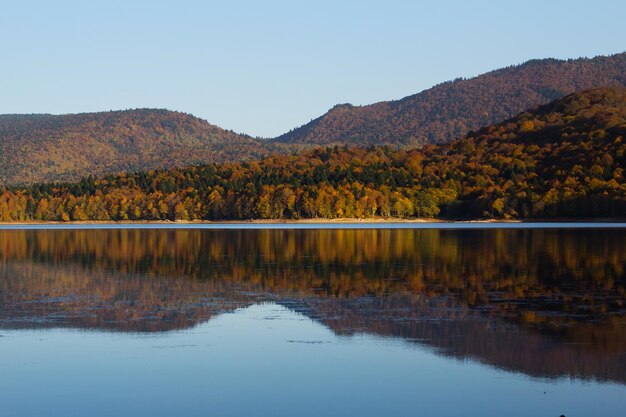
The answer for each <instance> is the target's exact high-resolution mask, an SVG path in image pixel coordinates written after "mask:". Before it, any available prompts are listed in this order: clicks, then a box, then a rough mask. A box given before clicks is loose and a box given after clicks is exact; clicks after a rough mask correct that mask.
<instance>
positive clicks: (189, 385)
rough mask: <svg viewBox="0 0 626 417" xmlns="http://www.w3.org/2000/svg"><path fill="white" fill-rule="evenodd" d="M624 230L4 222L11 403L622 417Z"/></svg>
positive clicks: (1, 360) (10, 409) (1, 380)
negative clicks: (27, 225)
mask: <svg viewBox="0 0 626 417" xmlns="http://www.w3.org/2000/svg"><path fill="white" fill-rule="evenodd" d="M624 232H625V230H624V229H621V228H616V227H604V228H571V227H564V228H546V227H541V228H534V227H531V228H524V227H519V226H518V227H515V228H508V227H507V228H499V227H498V228H477V227H475V226H472V227H471V228H469V229H468V228H461V229H459V228H450V229H448V228H443V229H436V228H405V227H404V226H403V227H402V228H396V229H392V228H379V227H374V228H358V229H302V228H293V229H289V228H287V229H285V228H277V229H256V228H254V229H251V230H247V229H241V228H239V229H211V228H209V229H203V228H197V227H189V228H156V229H155V228H134V227H132V228H131V227H126V226H123V227H121V228H111V227H107V228H96V229H93V228H92V229H84V228H70V229H66V228H63V229H49V228H44V229H37V228H35V229H10V230H0V336H1V337H0V369H2V373H0V403H1V404H3V406H2V407H3V410H6V413H7V415H11V416H22V415H23V416H33V415H87V414H88V415H134V416H136V415H153V416H155V415H156V416H158V415H172V414H179V415H190V416H194V415H207V414H209V415H233V416H238V415H242V416H243V415H272V416H276V415H363V416H368V415H372V416H375V415H376V416H379V415H398V416H403V415H407V416H408V415H417V414H423V415H481V416H489V415H494V416H495V415H498V416H501V415H520V416H522V415H556V416H558V415H560V414H565V415H567V416H575V415H581V416H582V415H603V416H613V415H615V416H618V415H622V414H623V409H624V407H625V406H626V353H625V352H626V314H625V313H626V306H625V302H626V294H625V291H624V289H625V286H626V285H625V284H626V275H625V274H626V272H625V271H626V251H625V250H624V249H626V233H624ZM32 398H37V399H38V400H37V401H32V400H30V399H32Z"/></svg>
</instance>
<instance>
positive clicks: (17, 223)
mask: <svg viewBox="0 0 626 417" xmlns="http://www.w3.org/2000/svg"><path fill="white" fill-rule="evenodd" d="M399 223H401V224H407V225H408V224H420V225H425V224H442V225H443V224H525V223H538V224H540V223H581V224H584V223H624V224H625V225H626V218H602V219H589V218H559V219H477V220H444V219H434V218H425V219H405V218H393V217H392V218H388V217H385V218H383V217H381V218H368V219H351V218H341V219H298V220H294V219H267V220H263V219H251V220H216V221H207V220H176V221H171V220H119V221H115V220H87V221H67V222H64V221H41V220H32V221H15V222H0V226H38V225H55V226H62V225H68V226H70V225H74V226H80V225H85V226H89V225H102V226H107V225H112V226H114V225H169V226H176V225H198V226H211V225H214V226H220V225H233V226H234V225H264V224H267V225H283V224H284V225H298V224H303V225H308V224H310V225H315V224H320V225H323V224H332V225H342V224H345V225H358V224H365V225H367V224H399Z"/></svg>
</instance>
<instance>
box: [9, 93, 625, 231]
mask: <svg viewBox="0 0 626 417" xmlns="http://www.w3.org/2000/svg"><path fill="white" fill-rule="evenodd" d="M625 136H626V88H622V87H615V88H599V89H593V90H587V91H583V92H580V93H575V94H571V95H568V96H566V97H564V98H562V99H558V100H556V101H553V102H552V103H549V104H547V105H544V106H539V107H536V108H534V109H531V110H529V111H527V112H524V113H521V114H519V115H518V116H516V117H513V118H511V119H508V120H506V121H504V122H501V123H499V124H493V125H489V126H487V127H484V128H482V129H480V130H478V131H473V132H469V133H468V134H467V135H466V136H465V137H463V138H461V139H458V140H454V141H451V142H449V143H444V144H428V145H424V146H422V147H419V148H412V149H403V148H399V147H391V146H378V147H376V146H369V147H357V146H347V145H346V146H332V147H327V148H314V149H309V150H304V151H295V152H294V153H292V154H287V153H285V152H280V153H274V154H272V155H269V156H266V157H263V158H261V159H257V160H251V161H244V162H221V163H217V162H215V163H209V164H202V165H194V166H190V167H184V168H183V167H181V168H171V169H157V170H146V171H141V172H134V173H124V174H117V175H108V176H104V177H93V176H87V177H83V178H82V180H80V181H76V182H67V183H59V182H43V183H34V184H29V185H24V186H17V185H16V186H9V187H8V188H5V189H3V192H2V194H1V195H0V220H2V221H30V220H39V221H88V220H109V221H111V220H113V221H123V220H152V221H156V220H170V221H174V220H228V219H232V220H247V219H312V218H323V219H332V218H378V217H398V218H416V217H417V218H442V219H480V218H510V219H525V218H555V217H567V218H573V217H580V218H585V217H586V218H600V217H604V218H614V217H624V216H625V215H626V183H624V177H623V175H624V172H623V170H624V166H625V164H626V159H625V158H626V156H625V154H626V143H625V142H624V137H625Z"/></svg>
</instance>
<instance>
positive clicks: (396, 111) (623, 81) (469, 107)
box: [274, 53, 626, 146]
mask: <svg viewBox="0 0 626 417" xmlns="http://www.w3.org/2000/svg"><path fill="white" fill-rule="evenodd" d="M604 86H626V53H621V54H617V55H613V56H608V57H604V56H600V57H596V58H593V59H576V60H568V61H560V60H556V59H543V60H533V61H529V62H526V63H525V64H522V65H518V66H511V67H507V68H503V69H499V70H496V71H493V72H489V73H487V74H484V75H480V76H478V77H475V78H471V79H457V80H454V81H451V82H446V83H443V84H440V85H437V86H435V87H433V88H431V89H428V90H425V91H423V92H421V93H418V94H415V95H412V96H408V97H405V98H403V99H401V100H395V101H384V102H380V103H376V104H371V105H367V106H352V105H350V104H343V105H338V106H335V107H333V108H332V109H331V110H330V111H329V112H328V113H326V114H324V115H323V116H321V117H319V118H317V119H315V120H313V121H311V122H310V123H307V124H305V125H303V126H301V127H299V128H297V129H295V130H292V131H290V132H288V133H285V134H283V135H281V136H279V137H277V138H275V139H274V140H275V141H277V142H283V143H301V144H313V145H331V144H339V145H342V144H358V145H360V144H366V145H383V144H389V145H396V146H398V145H399V146H415V145H422V144H425V143H442V142H447V141H450V140H452V139H454V138H456V137H459V136H462V135H465V134H466V133H467V132H469V131H470V130H474V129H477V128H480V127H482V126H485V125H488V124H491V123H496V122H498V121H500V120H503V119H505V118H508V117H512V116H514V115H516V114H518V113H519V112H522V111H524V110H526V109H528V108H531V107H534V106H536V105H540V104H545V103H548V102H550V101H552V100H555V99H557V98H560V97H562V96H564V95H566V94H570V93H573V92H575V91H580V90H585V89H590V88H596V87H604Z"/></svg>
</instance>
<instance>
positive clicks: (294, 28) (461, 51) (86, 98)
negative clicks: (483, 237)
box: [0, 0, 626, 136]
mask: <svg viewBox="0 0 626 417" xmlns="http://www.w3.org/2000/svg"><path fill="white" fill-rule="evenodd" d="M625 21H626V2H624V1H621V0H612V1H606V0H594V1H577V0H568V1H548V0H544V1H534V0H533V1H514V2H513V1H505V0H501V1H451V0H449V1H444V0H438V1H394V0H385V1H378V2H372V1H367V0H361V1H339V0H335V1H326V0H323V1H297V0H291V1H271V0H268V1H237V0H230V1H226V0H224V1H220V2H213V1H203V2H200V1H183V0H178V1H167V2H165V1H158V0H152V1H132V0H128V1H117V0H109V1H55V2H52V1H45V2H44V1H28V0H20V1H19V2H18V1H13V2H4V4H3V5H2V8H1V10H0V39H2V41H0V54H1V55H0V56H1V57H2V58H1V60H0V97H1V98H0V113H43V112H45V113H73V112H85V111H100V110H111V109H127V108H136V107H159V108H168V109H172V110H179V111H184V112H188V113H192V114H194V115H196V116H199V117H202V118H204V119H207V120H208V121H209V122H211V123H214V124H217V125H219V126H222V127H225V128H227V129H233V130H235V131H237V132H245V133H249V134H251V135H255V136H274V135H277V134H280V133H283V132H285V131H287V130H289V129H291V128H293V127H296V126H298V125H300V124H302V123H305V122H308V121H309V120H310V119H312V118H314V117H317V116H319V115H320V114H322V113H324V112H325V111H326V110H327V109H328V108H330V107H332V106H333V105H334V104H337V103H346V102H350V103H353V104H369V103H372V102H376V101H381V100H389V99H396V98H401V97H404V96H407V95H410V94H414V93H416V92H419V91H421V90H423V89H426V88H429V87H431V86H432V85H434V84H437V83H440V82H442V81H446V80H449V79H453V78H456V77H460V76H463V77H469V76H474V75H477V74H480V73H483V72H487V71H490V70H492V69H495V68H499V67H503V66H507V65H510V64H517V63H521V62H523V61H526V60H528V59H532V58H544V57H556V58H575V57H580V56H589V57H591V56H595V55H605V54H612V53H617V52H622V51H624V50H626V24H624V22H625Z"/></svg>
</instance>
